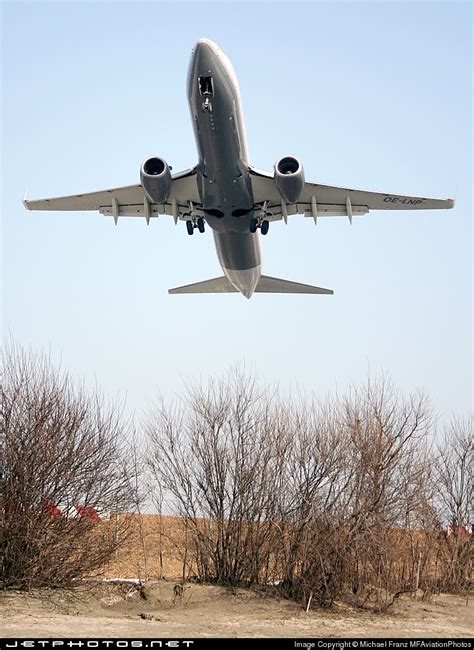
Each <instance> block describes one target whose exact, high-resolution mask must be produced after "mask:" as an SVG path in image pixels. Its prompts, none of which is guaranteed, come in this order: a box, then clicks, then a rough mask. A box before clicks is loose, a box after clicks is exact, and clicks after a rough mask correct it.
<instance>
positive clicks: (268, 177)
mask: <svg viewBox="0 0 474 650" xmlns="http://www.w3.org/2000/svg"><path fill="white" fill-rule="evenodd" d="M250 178H251V181H252V191H253V196H254V209H255V210H256V211H259V210H260V211H262V212H265V216H264V218H265V219H267V221H278V220H279V219H284V220H285V221H286V219H287V217H288V215H292V214H304V216H305V217H312V218H313V219H314V220H315V222H316V221H317V218H318V217H338V216H347V217H348V218H349V221H351V223H352V217H353V216H354V215H362V214H366V213H367V212H369V210H438V209H449V208H452V207H454V200H453V199H430V198H425V197H421V196H403V195H400V194H387V193H382V192H365V191H364V190H352V189H349V188H345V187H334V186H332V185H320V184H318V183H305V184H304V188H303V192H302V194H301V197H300V200H299V201H298V203H285V201H283V200H282V198H281V196H280V193H279V192H278V189H277V186H276V184H275V181H274V178H273V175H272V174H269V173H268V172H263V171H260V170H258V169H254V168H253V167H251V168H250ZM262 216H263V214H262Z"/></svg>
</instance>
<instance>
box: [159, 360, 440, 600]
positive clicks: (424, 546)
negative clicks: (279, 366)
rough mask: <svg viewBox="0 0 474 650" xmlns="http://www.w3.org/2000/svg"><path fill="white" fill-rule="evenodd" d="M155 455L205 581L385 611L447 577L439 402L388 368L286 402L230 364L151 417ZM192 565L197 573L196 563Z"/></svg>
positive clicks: (166, 497) (161, 478) (191, 561)
mask: <svg viewBox="0 0 474 650" xmlns="http://www.w3.org/2000/svg"><path fill="white" fill-rule="evenodd" d="M146 430H147V434H148V439H149V441H150V447H149V453H148V458H149V464H150V468H151V471H152V474H153V476H154V477H155V479H156V481H158V483H159V485H160V486H161V487H160V490H161V492H160V495H161V496H160V499H161V498H162V497H163V498H164V501H165V503H167V507H168V508H169V509H170V510H171V511H172V512H174V513H176V514H178V515H180V516H182V517H183V518H184V521H185V525H186V527H187V531H188V535H187V542H186V549H187V551H186V552H187V555H186V558H187V562H188V566H189V567H190V566H193V568H194V570H195V573H196V575H197V577H198V578H199V579H201V580H203V581H217V582H219V583H221V584H228V585H237V584H242V583H247V584H254V585H260V586H265V585H269V586H270V585H271V586H273V587H274V586H275V585H277V586H278V590H279V592H280V593H281V594H284V595H286V596H288V597H290V598H293V599H295V600H297V601H299V602H301V603H302V604H303V605H304V606H305V607H306V608H307V609H309V608H310V607H311V606H330V605H331V604H332V603H333V602H334V600H335V599H336V598H341V597H343V598H347V599H348V600H350V601H351V602H352V603H353V604H355V605H358V606H361V607H369V608H371V609H372V610H374V611H380V610H383V609H385V608H387V607H389V606H390V605H391V604H393V602H394V601H395V600H396V598H397V597H398V596H399V595H400V594H401V593H404V592H407V591H410V592H416V591H417V590H418V589H425V590H427V589H432V588H433V584H434V582H433V580H434V579H435V578H436V577H439V561H440V546H439V536H440V517H439V513H438V512H437V508H436V502H435V497H434V493H435V483H434V481H433V452H432V450H431V448H430V445H429V439H430V436H431V434H432V422H431V412H430V408H429V405H428V403H427V400H426V398H425V397H424V396H423V395H417V394H414V395H411V396H409V397H408V398H406V397H403V396H402V395H401V394H400V393H399V392H398V391H397V390H396V389H395V388H394V386H393V384H392V383H391V382H390V381H389V380H388V379H386V378H381V379H379V380H376V381H373V380H370V379H369V380H368V381H367V384H366V385H365V386H364V387H362V388H357V389H353V390H352V391H351V392H350V393H349V394H348V395H347V396H345V397H342V398H334V399H327V400H325V401H324V402H316V401H309V400H306V399H300V400H299V401H297V402H294V401H293V402H290V401H289V400H283V399H282V398H281V396H280V395H279V394H278V391H277V390H276V389H275V388H274V387H273V388H272V387H270V388H269V387H265V386H262V385H261V384H259V383H258V382H257V380H256V379H255V377H253V376H249V375H248V374H246V373H245V372H244V371H242V370H239V369H233V370H232V371H231V372H230V373H228V374H227V375H226V376H224V377H223V378H222V379H220V380H215V381H211V382H210V383H209V384H208V386H207V387H203V386H199V387H192V388H188V390H187V395H186V398H184V399H183V400H182V401H180V402H176V403H175V404H174V406H173V407H172V408H170V407H167V406H166V405H165V404H164V403H163V402H160V403H159V404H158V405H157V406H155V407H154V408H153V409H152V411H151V412H150V414H149V416H148V418H147V421H146ZM188 575H189V572H188Z"/></svg>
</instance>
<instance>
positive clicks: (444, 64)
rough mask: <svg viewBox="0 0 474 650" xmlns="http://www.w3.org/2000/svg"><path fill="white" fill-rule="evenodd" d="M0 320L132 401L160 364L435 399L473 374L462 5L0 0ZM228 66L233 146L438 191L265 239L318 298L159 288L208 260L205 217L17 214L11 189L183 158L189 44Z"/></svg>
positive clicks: (454, 406) (355, 177) (166, 378)
mask: <svg viewBox="0 0 474 650" xmlns="http://www.w3.org/2000/svg"><path fill="white" fill-rule="evenodd" d="M2 13H3V16H2V41H3V84H2V86H3V96H2V109H3V145H2V153H3V282H2V301H3V314H2V316H3V333H4V335H13V336H14V337H15V339H16V340H17V341H19V342H20V343H22V344H25V345H28V346H31V347H32V348H33V349H35V350H38V349H50V350H51V353H52V356H53V358H55V359H59V358H62V364H63V366H64V367H66V368H67V369H69V370H70V371H71V372H72V373H73V374H74V375H75V376H77V377H81V378H85V380H86V381H87V382H88V383H93V382H95V381H97V383H98V384H99V385H100V386H101V387H102V388H103V390H104V392H105V393H106V394H107V395H110V396H116V395H119V396H121V397H125V396H126V399H127V404H128V408H129V409H131V410H133V409H136V410H138V411H140V410H141V409H142V408H143V407H144V406H145V405H146V403H147V400H149V399H151V398H153V396H154V395H155V393H156V391H157V390H159V391H161V392H162V393H165V394H171V393H172V392H173V391H175V390H178V391H180V390H181V387H182V381H181V377H186V378H189V377H195V378H198V377H201V376H202V377H203V378H206V377H207V376H208V375H210V374H215V373H220V372H222V371H223V370H225V369H226V368H227V367H228V365H229V364H232V363H236V362H242V361H245V363H246V364H247V365H248V366H249V367H252V368H254V369H255V370H256V372H258V374H259V375H261V376H263V377H264V378H265V379H266V380H268V381H277V382H279V383H280V386H281V387H282V388H284V389H286V388H288V387H291V386H295V385H299V386H302V387H304V388H305V389H306V390H308V391H313V390H314V391H316V392H318V393H326V392H328V391H332V390H334V389H335V388H338V389H339V390H341V389H343V388H345V387H346V386H347V385H348V384H349V383H350V382H359V381H360V380H362V379H364V377H365V376H366V374H367V371H368V369H370V370H371V372H372V373H375V372H379V371H387V372H388V373H390V375H391V376H392V377H393V379H394V381H395V383H396V384H397V385H398V386H400V387H401V388H402V389H403V390H405V391H407V392H408V391H410V390H412V389H414V388H422V389H424V390H425V391H426V393H427V394H428V395H429V396H430V398H431V399H432V402H433V405H434V406H435V409H436V410H437V412H438V413H439V414H440V416H441V417H442V418H443V419H444V418H448V417H449V416H450V415H451V414H452V413H457V414H466V412H468V411H469V410H470V408H471V386H472V349H471V330H472V273H471V271H472V268H471V262H472V259H471V258H472V233H471V218H472V217H471V215H472V197H471V189H472V188H471V173H472V151H471V142H472V117H471V115H472V104H471V91H472V87H471V83H472V82H471V72H472V54H471V32H472V9H471V6H470V3H455V2H446V3H429V2H423V3H374V2H372V3H363V4H361V3H355V2H354V3H338V2H332V3H327V4H325V3H318V2H308V3H298V2H291V3H290V2H285V3H271V2H262V3H256V2H254V3H243V2H238V3H232V2H226V3H214V4H213V3H203V2H193V3H188V4H187V3H183V2H173V3H162V2H154V3H143V4H141V3H137V2H134V3H118V4H115V3H111V2H102V3H91V2H87V3H86V2H82V3H69V2H67V3H66V2H64V3H49V4H46V3H39V2H35V3H28V2H25V3H20V2H17V3H3V4H2ZM203 36H205V37H208V38H211V39H213V40H215V41H216V42H217V43H218V44H219V45H220V47H221V48H222V49H223V50H224V52H226V54H227V55H228V56H229V58H230V59H231V61H232V63H233V65H234V68H235V70H236V73H237V76H238V78H239V82H240V89H241V94H242V101H243V107H244V114H245V118H246V125H247V134H248V140H249V148H250V156H251V160H252V163H253V164H254V165H255V166H256V167H259V168H261V169H268V170H271V168H272V166H273V164H274V162H275V160H276V159H277V158H278V157H280V156H282V155H285V154H294V155H297V156H298V157H300V159H301V160H302V162H303V164H304V167H305V172H306V177H307V179H309V180H313V181H316V182H326V183H331V184H335V185H343V186H347V187H358V188H364V189H374V190H381V191H387V192H394V193H405V194H415V195H421V196H435V197H436V196H439V197H447V196H453V195H454V194H455V193H457V205H456V208H455V209H454V210H452V211H439V212H435V211H433V212H425V213H422V212H391V213H390V212H386V213H382V212H372V213H370V214H369V215H366V216H364V217H361V218H357V219H355V223H354V225H353V226H352V227H350V226H349V224H348V222H347V220H346V219H344V218H335V219H332V220H330V219H326V220H321V222H320V224H318V226H317V227H316V228H315V227H314V225H313V223H312V221H311V220H309V219H304V218H303V217H293V218H291V219H290V223H289V225H288V227H285V226H284V224H283V223H281V224H280V223H277V224H274V225H273V226H272V227H271V229H270V233H269V235H268V236H267V237H266V238H264V239H263V241H262V243H263V255H264V258H263V264H264V273H267V274H270V275H275V276H278V277H283V278H288V279H292V280H296V281H300V282H307V283H310V284H316V285H319V286H323V287H329V288H332V289H334V292H335V295H334V296H332V297H325V296H279V295H255V296H254V298H252V300H250V301H247V300H245V299H244V298H243V297H242V296H240V295H233V294H231V295H223V296H220V295H211V296H169V295H168V294H167V289H168V288H170V287H174V286H179V285H181V284H187V283H190V282H195V281H198V280H202V279H207V278H210V277H214V276H216V275H220V267H219V265H218V262H217V258H216V254H215V251H214V246H213V240H212V236H211V233H210V232H207V233H206V235H205V236H194V237H192V238H191V237H188V235H187V234H186V229H185V227H184V224H179V225H178V227H175V226H174V224H173V222H172V219H170V218H167V217H162V218H160V219H159V220H155V221H153V223H152V224H151V225H150V227H147V226H146V225H145V222H144V220H143V221H142V220H137V219H125V218H124V219H122V220H120V221H119V225H118V227H117V228H115V227H114V225H113V222H112V220H111V219H107V218H106V217H103V216H101V215H99V214H96V213H68V214H67V213H66V214H61V213H40V212H36V213H35V212H26V211H25V210H24V209H23V207H22V204H21V198H22V195H23V192H24V190H25V188H28V196H29V197H31V198H43V197H47V196H55V195H63V194H69V193H78V192H86V191H92V190H96V189H105V188H107V187H115V186H119V185H125V184H131V183H136V182H138V175H139V168H140V164H141V162H142V160H143V159H144V158H145V157H147V156H148V155H153V154H156V155H159V156H162V157H164V158H165V159H166V160H167V161H168V162H169V164H170V165H172V166H173V169H174V171H179V170H181V169H186V168H189V167H191V166H193V165H194V164H195V162H196V149H195V144H194V136H193V132H192V129H191V122H190V118H189V112H188V106H187V99H186V74H187V66H188V62H189V56H190V52H191V48H192V46H193V44H194V42H195V41H196V40H197V39H198V38H200V37H203Z"/></svg>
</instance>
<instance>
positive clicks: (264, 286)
mask: <svg viewBox="0 0 474 650" xmlns="http://www.w3.org/2000/svg"><path fill="white" fill-rule="evenodd" d="M255 291H257V292H258V293H322V294H330V295H332V294H333V293H334V291H333V290H332V289H323V288H322V287H313V285H312V284H302V283H301V282H291V280H281V279H280V278H272V277H271V276H269V275H262V276H261V277H260V280H259V281H258V284H257V286H256V287H255Z"/></svg>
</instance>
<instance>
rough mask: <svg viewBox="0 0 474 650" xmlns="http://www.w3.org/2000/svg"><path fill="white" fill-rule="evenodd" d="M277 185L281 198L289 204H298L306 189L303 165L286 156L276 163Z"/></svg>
mask: <svg viewBox="0 0 474 650" xmlns="http://www.w3.org/2000/svg"><path fill="white" fill-rule="evenodd" d="M274 169H275V175H274V178H275V184H276V186H277V188H278V191H279V192H280V196H281V198H282V199H283V200H284V201H286V202H287V203H296V202H297V201H298V200H299V198H300V196H301V193H302V191H303V187H304V171H303V165H302V164H301V163H300V161H299V160H298V159H297V158H293V156H285V157H284V158H280V160H277V162H276V163H275V167H274Z"/></svg>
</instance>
